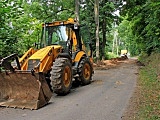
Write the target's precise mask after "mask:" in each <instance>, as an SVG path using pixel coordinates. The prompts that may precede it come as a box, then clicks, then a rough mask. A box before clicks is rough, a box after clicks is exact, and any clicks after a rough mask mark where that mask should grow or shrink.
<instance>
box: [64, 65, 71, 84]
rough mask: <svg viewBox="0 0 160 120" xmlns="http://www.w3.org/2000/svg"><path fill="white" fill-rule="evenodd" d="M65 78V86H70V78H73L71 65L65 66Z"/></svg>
mask: <svg viewBox="0 0 160 120" xmlns="http://www.w3.org/2000/svg"><path fill="white" fill-rule="evenodd" d="M63 75H64V79H63V83H64V86H65V87H68V86H69V85H70V82H71V81H70V80H71V70H70V67H69V66H66V67H65V68H64V74H63Z"/></svg>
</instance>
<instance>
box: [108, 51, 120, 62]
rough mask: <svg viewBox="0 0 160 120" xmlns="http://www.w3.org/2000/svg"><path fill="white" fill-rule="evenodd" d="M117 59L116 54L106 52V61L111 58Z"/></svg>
mask: <svg viewBox="0 0 160 120" xmlns="http://www.w3.org/2000/svg"><path fill="white" fill-rule="evenodd" d="M116 57H118V56H117V55H116V54H114V53H111V52H108V53H106V59H108V60H110V59H111V58H116Z"/></svg>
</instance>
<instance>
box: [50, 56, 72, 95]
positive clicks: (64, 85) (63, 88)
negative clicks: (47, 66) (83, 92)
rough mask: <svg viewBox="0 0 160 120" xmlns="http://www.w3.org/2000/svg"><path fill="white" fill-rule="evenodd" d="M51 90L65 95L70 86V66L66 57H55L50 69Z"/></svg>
mask: <svg viewBox="0 0 160 120" xmlns="http://www.w3.org/2000/svg"><path fill="white" fill-rule="evenodd" d="M51 81H52V87H53V91H54V92H55V93H56V94H58V95H66V94H67V93H69V91H70V89H71V87H72V66H71V63H70V61H69V60H68V59H67V58H57V59H56V60H55V62H54V63H53V66H52V70H51Z"/></svg>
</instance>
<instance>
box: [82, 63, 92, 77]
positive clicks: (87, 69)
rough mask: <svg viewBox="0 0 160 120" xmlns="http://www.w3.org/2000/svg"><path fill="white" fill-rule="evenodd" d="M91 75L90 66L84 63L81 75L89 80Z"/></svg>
mask: <svg viewBox="0 0 160 120" xmlns="http://www.w3.org/2000/svg"><path fill="white" fill-rule="evenodd" d="M90 75H91V67H90V65H89V64H88V63H87V64H85V65H84V71H83V76H84V78H85V79H86V80H89V78H90Z"/></svg>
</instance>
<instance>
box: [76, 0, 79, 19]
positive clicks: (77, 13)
mask: <svg viewBox="0 0 160 120" xmlns="http://www.w3.org/2000/svg"><path fill="white" fill-rule="evenodd" d="M75 16H76V20H78V21H79V0H75Z"/></svg>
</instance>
